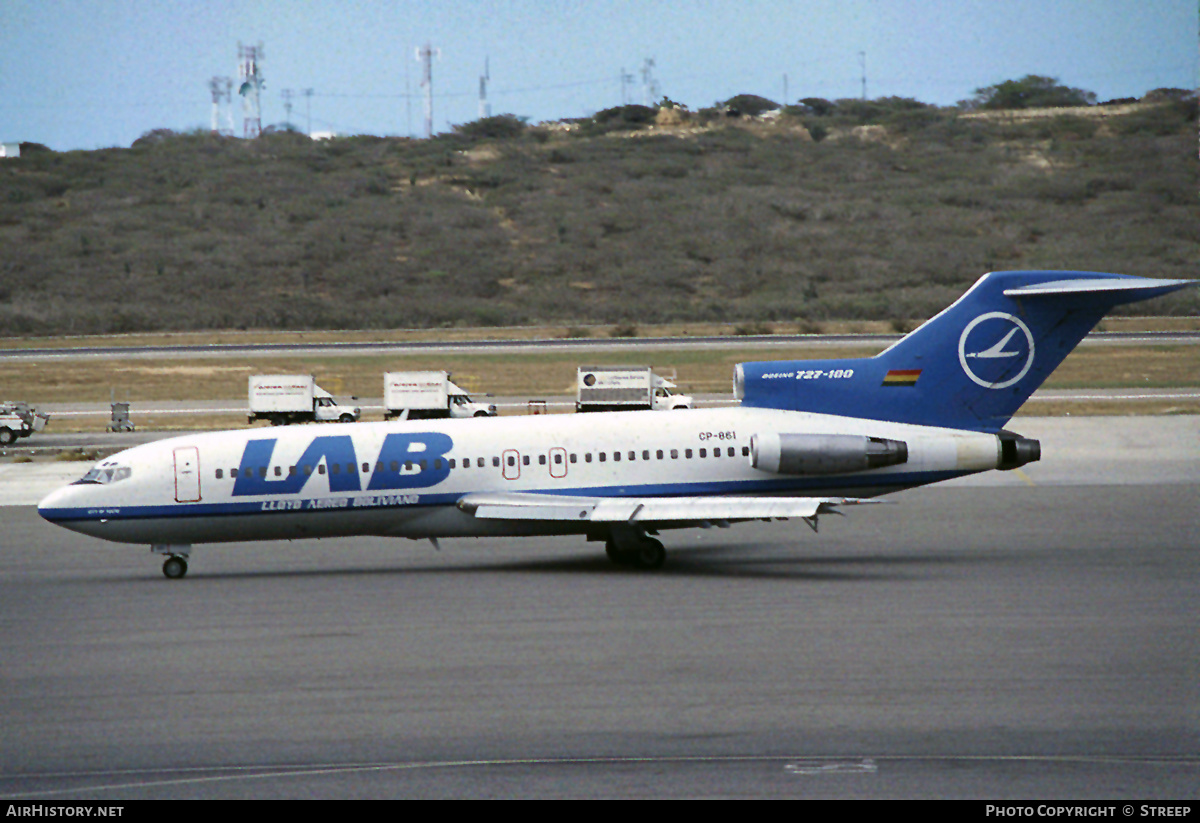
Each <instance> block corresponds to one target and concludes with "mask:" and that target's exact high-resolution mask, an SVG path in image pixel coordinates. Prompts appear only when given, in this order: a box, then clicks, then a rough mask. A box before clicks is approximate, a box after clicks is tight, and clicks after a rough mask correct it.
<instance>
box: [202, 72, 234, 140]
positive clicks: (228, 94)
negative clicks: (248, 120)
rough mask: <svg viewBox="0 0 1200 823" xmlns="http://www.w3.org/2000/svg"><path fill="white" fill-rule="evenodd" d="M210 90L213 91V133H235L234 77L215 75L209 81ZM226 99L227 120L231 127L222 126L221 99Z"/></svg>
mask: <svg viewBox="0 0 1200 823" xmlns="http://www.w3.org/2000/svg"><path fill="white" fill-rule="evenodd" d="M208 90H209V91H211V92H212V132H213V134H227V135H230V136H232V135H233V112H232V108H233V104H232V99H233V97H232V94H233V78H232V77H214V78H213V79H211V80H209V81H208ZM222 99H224V101H225V118H224V119H225V120H226V121H228V123H229V127H228V128H222V127H221V119H222V118H221V100H222Z"/></svg>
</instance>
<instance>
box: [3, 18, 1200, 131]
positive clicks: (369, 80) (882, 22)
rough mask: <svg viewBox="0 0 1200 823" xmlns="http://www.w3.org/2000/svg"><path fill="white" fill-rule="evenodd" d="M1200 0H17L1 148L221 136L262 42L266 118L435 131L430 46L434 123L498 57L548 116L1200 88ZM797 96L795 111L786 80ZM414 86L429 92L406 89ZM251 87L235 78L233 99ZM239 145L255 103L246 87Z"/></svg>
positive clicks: (497, 73) (520, 98) (457, 116)
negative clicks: (1045, 80)
mask: <svg viewBox="0 0 1200 823" xmlns="http://www.w3.org/2000/svg"><path fill="white" fill-rule="evenodd" d="M1197 17H1198V13H1197V2H1196V0H912V2H909V1H908V0H803V2H801V1H800V0H670V1H668V0H629V1H628V2H625V1H624V0H426V1H425V2H414V1H413V0H390V1H388V0H338V1H337V2H334V1H333V0H0V141H3V142H14V141H25V140H28V141H33V142H37V143H44V144H46V145H48V146H50V147H51V148H53V149H58V150H67V149H91V148H99V147H105V146H128V145H129V144H130V143H131V142H132V141H134V140H136V139H137V138H138V137H139V136H140V135H141V134H143V133H144V132H146V131H149V130H151V129H154V128H170V129H176V130H188V129H193V128H198V127H207V126H208V125H209V123H210V121H211V110H212V99H211V96H210V94H209V89H208V83H209V79H210V78H212V77H213V76H214V75H223V76H233V77H235V78H236V76H237V46H238V42H239V41H241V42H243V43H246V44H257V43H259V42H262V43H263V45H264V55H265V56H264V59H263V60H262V63H261V68H262V73H263V75H264V77H265V78H266V91H265V94H264V95H263V98H262V107H263V112H262V122H263V125H264V126H266V125H270V124H275V123H282V122H283V121H284V119H285V116H284V105H283V100H282V97H281V95H280V92H281V91H282V90H283V89H287V88H290V89H295V90H297V91H299V90H301V89H305V88H311V89H313V90H314V95H313V96H312V97H311V98H310V99H309V100H308V101H306V100H305V99H304V98H303V97H300V96H297V98H296V104H295V109H294V110H293V114H292V122H293V123H295V124H296V125H297V126H298V127H299V128H301V129H303V128H305V127H306V123H307V116H306V102H308V103H311V112H312V114H311V118H312V128H313V129H314V130H335V131H339V132H344V133H349V134H357V133H367V134H380V135H405V134H413V135H419V134H422V133H423V128H424V126H423V123H424V114H423V102H422V99H421V97H420V94H421V90H420V88H419V84H420V80H421V66H420V63H418V61H417V59H416V49H417V47H418V46H419V45H421V44H423V43H426V42H428V43H430V44H431V45H432V46H433V47H434V48H435V49H438V50H440V56H439V58H438V59H436V60H435V61H434V63H433V89H434V126H435V129H436V130H438V131H444V130H446V129H448V128H449V124H452V123H464V122H467V121H470V120H474V119H476V118H477V117H478V113H479V101H478V94H479V76H480V75H481V74H482V73H483V68H484V59H485V58H488V60H489V65H490V74H491V81H490V83H489V92H488V97H489V99H490V102H491V106H492V113H493V114H501V113H506V112H511V113H513V114H517V115H520V116H523V117H528V118H529V119H530V120H531V121H533V122H537V121H541V120H557V119H561V118H567V117H580V116H584V115H587V114H590V113H593V112H595V111H598V110H600V109H604V108H608V107H610V106H615V105H619V104H620V103H621V102H622V99H621V94H622V86H621V82H620V75H621V72H622V69H624V71H625V73H626V74H628V75H632V76H633V77H632V79H631V81H630V83H629V84H628V85H627V86H626V89H625V93H626V97H627V100H628V102H639V103H640V102H642V99H643V89H642V75H641V70H642V67H643V65H644V63H645V61H646V59H647V58H652V59H653V60H654V64H655V65H654V68H653V78H654V80H655V81H657V83H658V87H659V98H661V96H662V95H666V96H668V97H670V98H671V99H673V100H675V101H677V102H680V103H683V104H685V105H687V106H689V107H690V108H692V109H697V108H700V107H703V106H710V105H712V104H713V103H714V102H716V101H718V100H725V99H727V98H729V97H732V96H733V95H735V94H740V93H750V94H759V95H762V96H764V97H769V98H771V99H772V100H776V101H780V102H795V101H796V100H797V99H799V98H801V97H825V98H829V99H837V98H841V97H858V96H859V95H860V93H861V76H862V70H861V64H860V52H865V65H866V78H867V96H868V97H872V98H874V97H883V96H891V95H896V96H900V97H915V98H917V99H918V100H922V101H924V102H928V103H936V104H939V105H949V104H952V103H954V102H956V101H958V100H962V99H965V98H967V97H970V96H971V94H972V92H973V91H974V90H975V89H976V88H979V87H981V86H987V85H991V84H993V83H997V82H1000V81H1002V80H1006V79H1012V78H1018V77H1022V76H1024V75H1026V74H1041V75H1048V76H1051V77H1057V78H1059V80H1060V82H1062V83H1065V84H1066V85H1069V86H1075V87H1079V88H1084V89H1088V90H1090V91H1094V92H1095V93H1096V94H1097V95H1098V97H1099V99H1100V100H1106V99H1111V98H1114V97H1136V96H1141V95H1142V94H1144V93H1145V92H1146V91H1148V90H1150V89H1154V88H1159V87H1164V86H1169V87H1182V88H1195V87H1196V85H1197V74H1198V71H1200V47H1198V37H1200V34H1198V32H1200V22H1198V19H1197ZM785 75H786V78H787V80H786V82H787V100H786V101H784V100H783V95H784V82H785V81H784V77H785ZM406 91H407V93H410V94H411V97H406ZM235 92H236V88H235ZM234 123H235V129H236V133H238V134H241V132H242V112H241V103H240V100H239V98H237V96H236V94H235V97H234Z"/></svg>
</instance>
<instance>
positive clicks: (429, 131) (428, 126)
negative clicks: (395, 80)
mask: <svg viewBox="0 0 1200 823" xmlns="http://www.w3.org/2000/svg"><path fill="white" fill-rule="evenodd" d="M441 56H442V51H441V49H435V48H433V47H431V46H430V45H429V44H428V43H426V44H425V45H424V46H421V47H420V48H419V49H417V59H418V60H420V61H421V88H423V89H424V90H425V136H426V137H433V58H434V57H438V58H440V57H441Z"/></svg>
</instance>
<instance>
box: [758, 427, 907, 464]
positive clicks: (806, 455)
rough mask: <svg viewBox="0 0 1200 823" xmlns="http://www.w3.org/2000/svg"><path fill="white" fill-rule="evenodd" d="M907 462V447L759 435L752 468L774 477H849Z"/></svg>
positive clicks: (847, 438) (847, 437)
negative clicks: (818, 475)
mask: <svg viewBox="0 0 1200 823" xmlns="http://www.w3.org/2000/svg"><path fill="white" fill-rule="evenodd" d="M907 462H908V444H907V443H904V442H903V441H900V440H887V439H885V438H882V437H863V436H860V435H853V434H774V433H771V434H756V435H754V436H753V437H751V438H750V465H752V466H753V467H754V468H756V469H760V470H762V471H767V472H774V473H775V474H849V473H850V472H861V471H868V470H870V469H881V468H883V467H885V466H898V465H900V464H901V463H907Z"/></svg>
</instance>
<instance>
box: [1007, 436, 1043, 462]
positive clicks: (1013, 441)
mask: <svg viewBox="0 0 1200 823" xmlns="http://www.w3.org/2000/svg"><path fill="white" fill-rule="evenodd" d="M998 436H999V438H1000V460H999V462H998V463H997V464H996V468H998V469H1001V470H1007V469H1016V468H1020V467H1021V466H1024V465H1025V464H1026V463H1033V462H1034V461H1036V460H1041V459H1042V444H1041V442H1040V441H1037V440H1033V439H1032V438H1029V437H1021V435H1019V434H1013V433H1012V432H1010V431H1001V432H1000V434H999V435H998Z"/></svg>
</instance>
